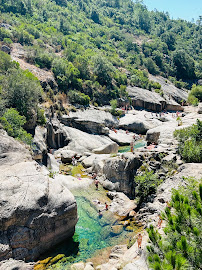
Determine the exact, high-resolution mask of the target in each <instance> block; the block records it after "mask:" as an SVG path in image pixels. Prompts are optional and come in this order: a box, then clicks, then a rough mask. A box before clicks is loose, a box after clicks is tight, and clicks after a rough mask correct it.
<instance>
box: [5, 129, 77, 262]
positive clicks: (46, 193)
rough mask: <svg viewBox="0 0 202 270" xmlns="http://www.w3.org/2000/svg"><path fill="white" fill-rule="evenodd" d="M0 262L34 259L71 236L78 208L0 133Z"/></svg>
mask: <svg viewBox="0 0 202 270" xmlns="http://www.w3.org/2000/svg"><path fill="white" fill-rule="evenodd" d="M14 151H15V152H14ZM0 153H1V154H0V205H1V208H0V260H6V259H9V258H14V259H25V260H34V259H36V258H37V257H38V256H39V255H40V254H41V253H42V252H44V251H45V250H47V249H49V248H50V247H52V246H53V245H55V244H57V243H59V242H60V241H62V240H64V239H65V238H67V237H70V236H71V235H73V233H74V228H75V225H76V223H77V206H76V201H75V198H74V196H73V195H72V193H71V192H70V191H69V190H68V189H67V188H66V187H64V185H63V184H62V182H61V181H59V180H58V181H57V182H55V181H54V179H50V178H48V176H47V175H45V174H44V173H43V172H42V171H43V170H42V169H43V168H42V167H40V166H39V165H38V164H37V163H36V162H35V161H32V160H31V156H30V155H29V153H28V151H27V150H26V149H25V148H24V147H23V146H22V145H21V144H20V143H19V142H17V141H15V140H14V139H12V138H10V137H9V136H7V135H6V134H5V133H4V132H1V133H0Z"/></svg>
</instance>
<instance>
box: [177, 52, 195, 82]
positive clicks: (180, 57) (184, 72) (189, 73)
mask: <svg viewBox="0 0 202 270" xmlns="http://www.w3.org/2000/svg"><path fill="white" fill-rule="evenodd" d="M173 63H174V65H175V66H176V71H177V74H176V75H177V78H180V79H194V78H195V67H194V61H193V59H192V58H191V57H190V56H189V55H188V54H187V53H186V52H185V51H184V50H177V51H175V52H174V54H173Z"/></svg>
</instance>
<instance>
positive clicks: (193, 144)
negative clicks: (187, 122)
mask: <svg viewBox="0 0 202 270" xmlns="http://www.w3.org/2000/svg"><path fill="white" fill-rule="evenodd" d="M174 136H175V137H176V138H177V139H178V140H179V153H180V155H181V156H182V158H183V159H184V160H185V161H186V162H199V163H200V162H201V161H202V121H200V120H198V119H197V124H196V125H192V126H191V127H188V128H183V129H180V130H176V131H175V132H174Z"/></svg>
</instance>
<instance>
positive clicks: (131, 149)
mask: <svg viewBox="0 0 202 270" xmlns="http://www.w3.org/2000/svg"><path fill="white" fill-rule="evenodd" d="M133 150H134V143H133V141H132V142H131V143H130V151H131V152H132V153H133Z"/></svg>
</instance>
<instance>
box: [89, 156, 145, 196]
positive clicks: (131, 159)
mask: <svg viewBox="0 0 202 270" xmlns="http://www.w3.org/2000/svg"><path fill="white" fill-rule="evenodd" d="M141 164H142V161H141V157H140V156H139V155H134V154H132V153H124V154H122V155H118V156H116V157H109V158H106V159H103V160H101V161H99V160H98V161H96V160H95V162H94V164H93V171H95V172H97V173H100V174H101V175H102V176H103V177H104V178H105V179H108V180H109V181H111V182H112V183H114V184H116V185H117V186H119V190H120V191H122V192H124V193H125V194H126V195H128V196H131V197H132V196H133V195H134V192H135V187H134V185H135V183H134V175H135V173H136V170H137V169H138V168H139V167H140V166H141Z"/></svg>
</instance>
